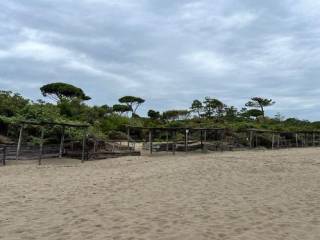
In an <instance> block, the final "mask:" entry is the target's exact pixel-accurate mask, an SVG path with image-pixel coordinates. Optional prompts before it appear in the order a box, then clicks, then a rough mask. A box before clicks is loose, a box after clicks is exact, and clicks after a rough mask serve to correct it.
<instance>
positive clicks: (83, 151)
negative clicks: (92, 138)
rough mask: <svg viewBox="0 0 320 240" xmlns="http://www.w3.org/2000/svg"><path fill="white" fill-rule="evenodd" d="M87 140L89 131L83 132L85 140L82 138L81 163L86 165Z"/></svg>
mask: <svg viewBox="0 0 320 240" xmlns="http://www.w3.org/2000/svg"><path fill="white" fill-rule="evenodd" d="M86 140H87V129H84V130H83V138H82V154H81V163H84V160H85V148H86Z"/></svg>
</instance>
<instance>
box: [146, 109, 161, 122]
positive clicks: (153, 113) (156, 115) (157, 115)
mask: <svg viewBox="0 0 320 240" xmlns="http://www.w3.org/2000/svg"><path fill="white" fill-rule="evenodd" d="M148 117H149V118H151V119H152V120H159V119H160V117H161V114H160V112H157V111H155V110H152V109H151V110H149V111H148Z"/></svg>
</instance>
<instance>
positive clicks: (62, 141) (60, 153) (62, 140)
mask: <svg viewBox="0 0 320 240" xmlns="http://www.w3.org/2000/svg"><path fill="white" fill-rule="evenodd" d="M64 134H65V126H62V132H61V139H60V149H59V158H62V154H63V145H64Z"/></svg>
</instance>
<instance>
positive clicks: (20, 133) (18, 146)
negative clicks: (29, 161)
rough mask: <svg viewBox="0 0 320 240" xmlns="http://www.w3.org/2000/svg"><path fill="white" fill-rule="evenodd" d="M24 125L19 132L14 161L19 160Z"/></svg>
mask: <svg viewBox="0 0 320 240" xmlns="http://www.w3.org/2000/svg"><path fill="white" fill-rule="evenodd" d="M23 129H24V125H23V124H22V125H21V128H20V132H19V140H18V145H17V152H16V160H19V154H20V150H21V143H22V134H23Z"/></svg>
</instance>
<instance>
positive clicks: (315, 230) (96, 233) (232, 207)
mask: <svg viewBox="0 0 320 240" xmlns="http://www.w3.org/2000/svg"><path fill="white" fill-rule="evenodd" d="M319 156H320V149H291V150H281V151H257V152H226V153H216V154H207V155H202V154H197V155H183V154H182V155H177V156H171V155H168V156H160V157H146V156H144V157H126V158H122V159H112V160H104V161H96V162H87V163H85V164H79V162H77V161H60V162H56V163H55V164H53V162H52V161H46V162H45V164H44V165H43V166H40V167H39V166H37V165H36V164H22V165H9V166H7V167H1V168H0V239H5V240H11V239H12V240H13V239H50V240H51V239H54V240H58V239H59V240H64V239H77V240H79V239H119V240H120V239H121V240H122V239H128V240H129V239H132V240H133V239H148V240H149V239H183V240H188V239H190V240H191V239H192V240H194V239H243V240H251V239H252V240H257V239H259V240H273V239H279V240H280V239H281V240H283V239H290V240H291V239H299V240H300V239H303V240H308V239H315V240H316V239H320V157H319Z"/></svg>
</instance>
